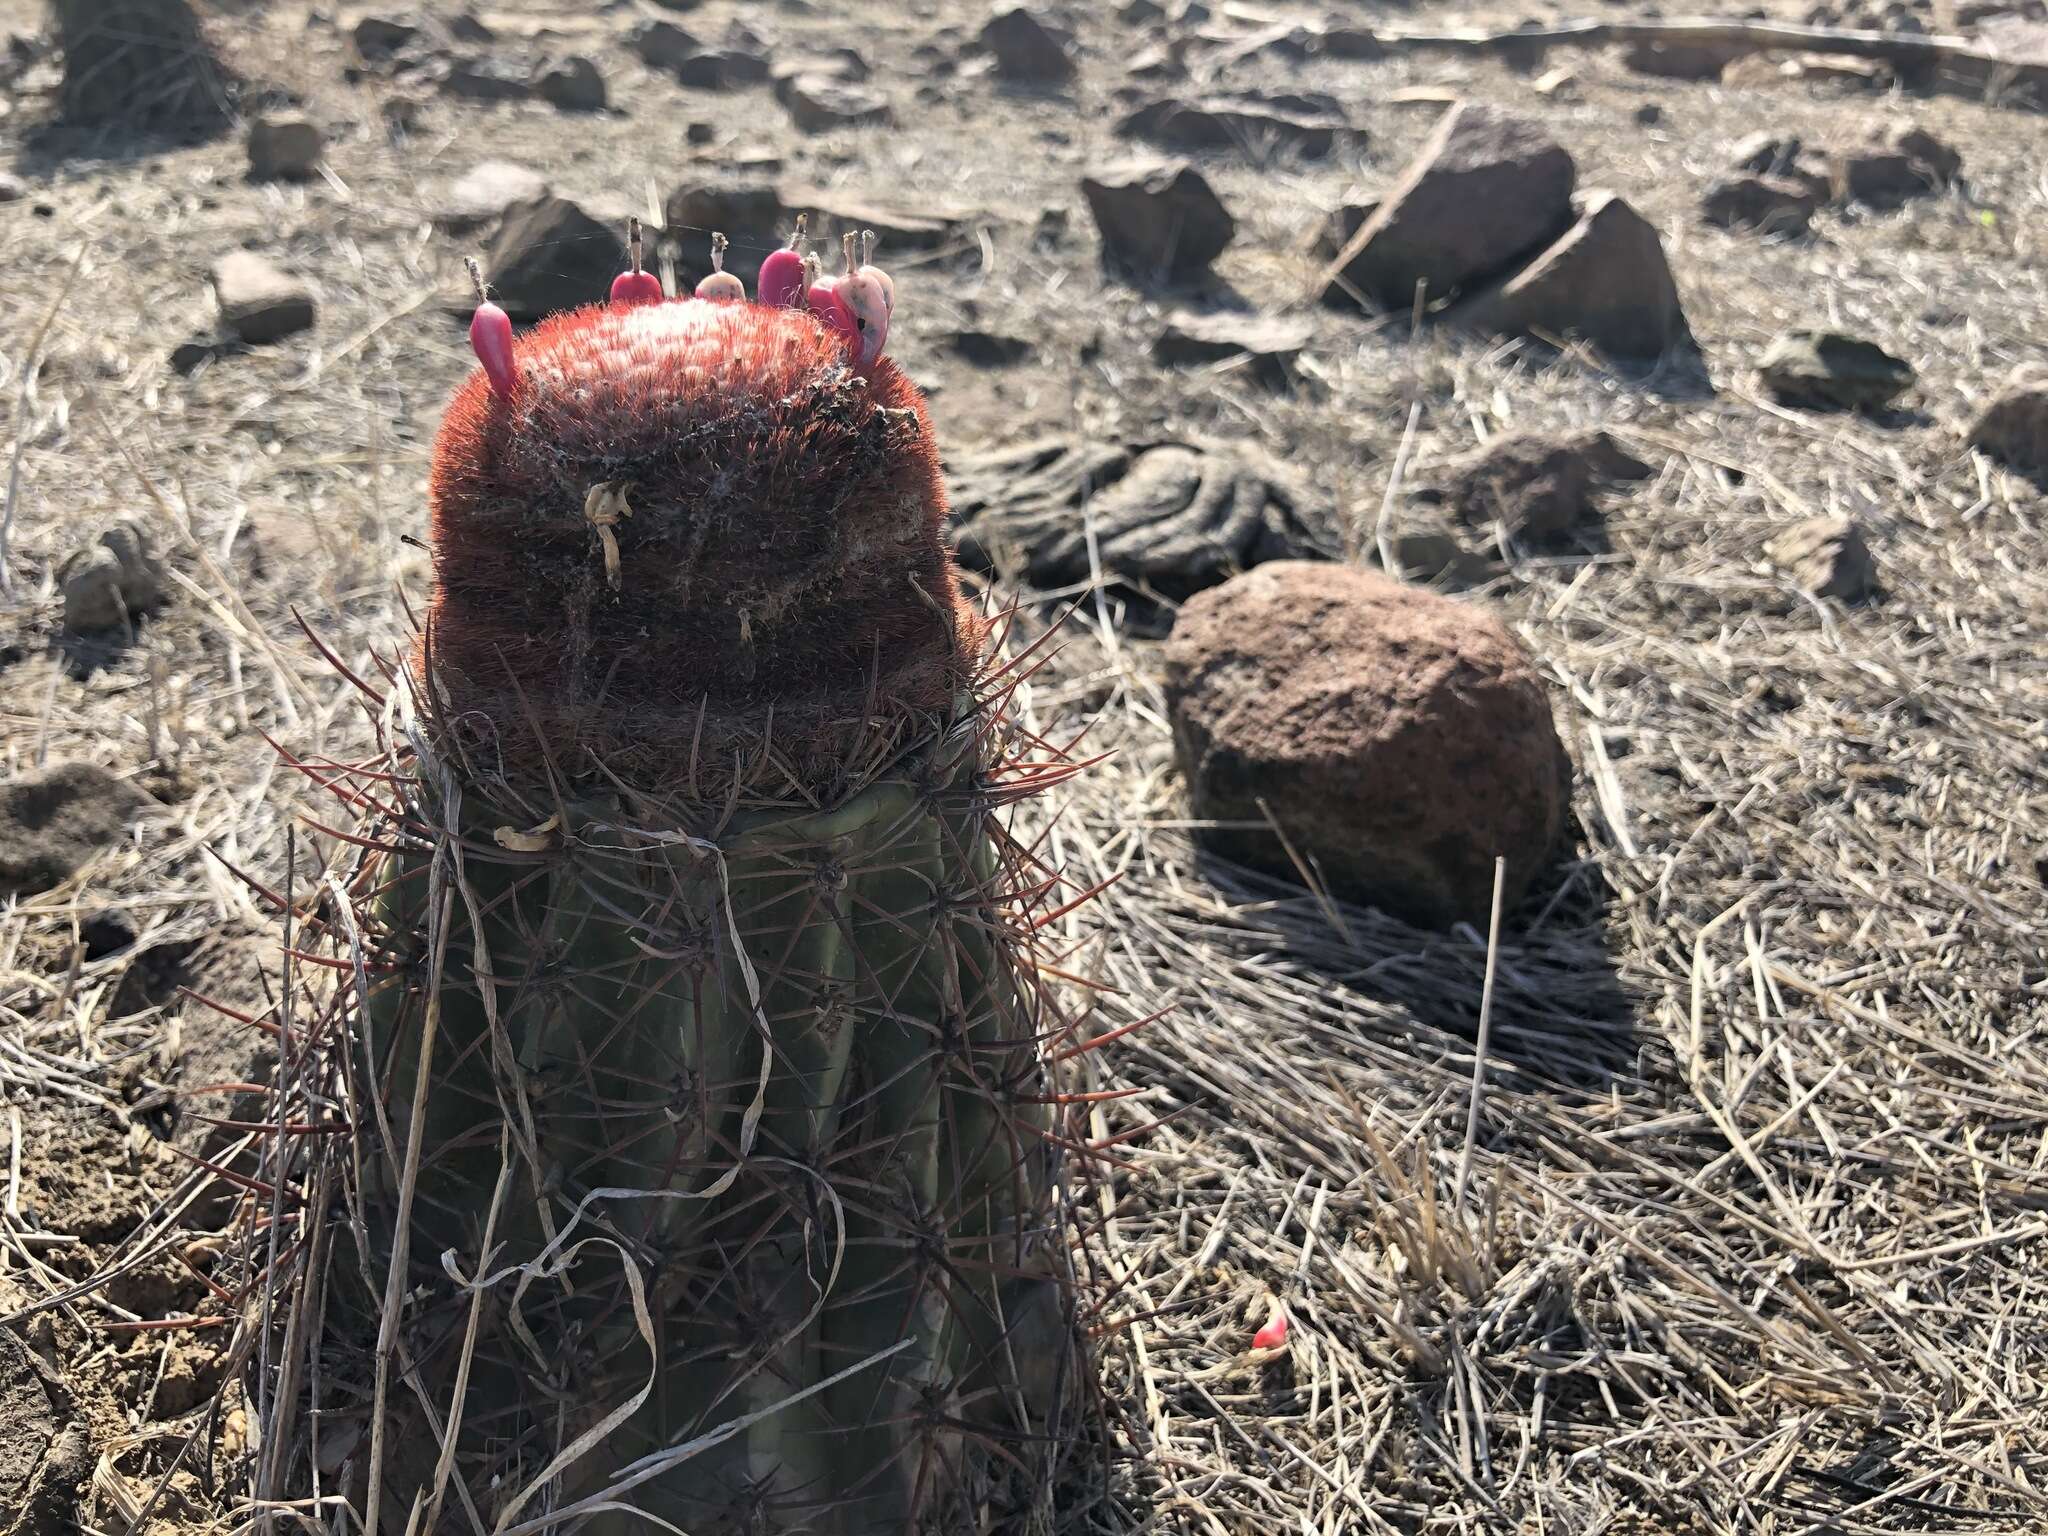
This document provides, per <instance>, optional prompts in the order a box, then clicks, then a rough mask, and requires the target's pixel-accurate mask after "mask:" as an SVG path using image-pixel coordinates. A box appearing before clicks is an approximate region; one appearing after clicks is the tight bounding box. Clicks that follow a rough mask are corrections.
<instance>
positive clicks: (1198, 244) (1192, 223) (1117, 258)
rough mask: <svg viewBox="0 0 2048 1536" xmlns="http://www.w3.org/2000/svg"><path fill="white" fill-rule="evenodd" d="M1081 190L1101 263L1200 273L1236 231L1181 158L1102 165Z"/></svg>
mask: <svg viewBox="0 0 2048 1536" xmlns="http://www.w3.org/2000/svg"><path fill="white" fill-rule="evenodd" d="M1081 195H1082V196H1083V197H1085V198H1086V199H1087V200H1088V211H1089V213H1090V214H1092V215H1093V216H1094V219H1095V227H1096V229H1097V230H1098V231H1099V232H1100V234H1101V236H1102V258H1103V261H1104V264H1105V265H1108V266H1113V267H1119V268H1122V269H1123V270H1124V271H1126V272H1129V273H1132V274H1135V275H1139V276H1144V277H1160V278H1164V279H1165V280H1166V281H1168V282H1173V281H1185V280H1187V279H1190V278H1194V277H1198V276H1200V275H1201V274H1202V273H1203V272H1204V271H1206V270H1207V268H1208V266H1209V264H1210V263H1211V262H1213V261H1214V260H1215V259H1216V258H1217V257H1218V256H1220V255H1222V254H1223V251H1224V248H1225V247H1227V246H1228V245H1229V244H1230V242H1231V241H1232V240H1233V239H1234V238H1235V237H1236V235H1237V221H1236V220H1235V219H1233V218H1232V217H1231V216H1230V210H1229V209H1227V208H1225V207H1224V206H1223V201H1222V199H1221V198H1219V197H1217V195H1216V194H1215V192H1214V191H1213V190H1212V189H1211V188H1210V186H1209V183H1208V182H1207V181H1206V180H1205V179H1204V178H1203V176H1202V173H1201V172H1200V171H1198V170H1196V169H1195V168H1194V167H1193V166H1191V165H1189V164H1188V163H1187V162H1186V161H1185V160H1166V161H1146V162H1138V163H1130V164H1123V165H1116V166H1106V167H1103V168H1101V169H1098V170H1096V171H1093V172H1091V173H1090V174H1088V175H1087V176H1084V177H1083V178H1082V180H1081Z"/></svg>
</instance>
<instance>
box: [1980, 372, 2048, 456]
mask: <svg viewBox="0 0 2048 1536" xmlns="http://www.w3.org/2000/svg"><path fill="white" fill-rule="evenodd" d="M1970 446H1971V447H1973V448H1976V449H1980V450H1981V451H1983V452H1985V453H1988V454H1990V455H1991V457H1992V458H1994V459H1999V460H2002V461H2003V462H2004V463H2007V464H2010V465H2012V466H2013V467H2014V468H2015V469H2019V470H2024V471H2026V472H2027V473H2029V474H2033V475H2039V476H2042V477H2044V478H2048V369H2043V368H2040V367H2022V368H2021V369H2020V370H2019V371H2018V372H2017V373H2015V374H2014V375H2013V376H2012V378H2011V379H2009V380H2008V381H2007V382H2006V385H2005V387H2004V388H2003V389H2001V390H2000V391H1999V392H1998V393H1997V394H1996V395H1994V396H1993V397H1992V399H1991V403H1990V404H1989V405H1987V406H1985V407H1984V410H1983V412H1982V413H1981V414H1980V415H1979V416H1978V417H1977V419H1976V421H1974V422H1972V423H1971V425H1970Z"/></svg>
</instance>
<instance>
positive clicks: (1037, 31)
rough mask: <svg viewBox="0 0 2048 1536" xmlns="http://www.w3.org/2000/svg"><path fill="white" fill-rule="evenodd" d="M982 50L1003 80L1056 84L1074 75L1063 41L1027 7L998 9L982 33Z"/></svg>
mask: <svg viewBox="0 0 2048 1536" xmlns="http://www.w3.org/2000/svg"><path fill="white" fill-rule="evenodd" d="M981 46H982V47H983V48H985V49H986V50H987V51H988V54H989V57H990V58H991V59H993V60H994V61H995V67H996V73H997V74H998V75H1000V76H1001V77H1002V78H1003V79H1005V80H1019V81H1028V82H1032V83H1056V82H1058V81H1062V80H1070V79H1072V78H1073V75H1074V61H1073V59H1072V58H1071V57H1070V56H1069V55H1068V53H1067V46H1066V43H1065V41H1064V40H1063V39H1062V38H1061V36H1060V35H1059V33H1057V32H1055V31H1054V30H1053V29H1052V28H1050V27H1048V26H1046V24H1045V23H1044V22H1043V21H1041V20H1039V18H1038V16H1037V14H1036V13H1035V12H1033V11H1032V10H1031V9H1030V8H1029V7H1026V6H1022V5H1005V6H1002V7H1000V8H999V9H998V10H997V11H996V13H995V14H994V15H993V16H991V17H990V18H989V19H988V21H987V22H986V23H985V24H984V25H983V27H982V29H981Z"/></svg>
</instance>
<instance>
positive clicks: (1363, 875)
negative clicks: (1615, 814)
mask: <svg viewBox="0 0 2048 1536" xmlns="http://www.w3.org/2000/svg"><path fill="white" fill-rule="evenodd" d="M1164 656H1165V664H1166V665H1165V690H1166V702H1167V707H1168V711H1169V714H1170V716H1171V719H1172V723H1173V734H1174V744H1175V748H1176V750H1177V752H1178V755H1179V759H1180V764H1181V769H1182V772H1183V773H1184V774H1185V775H1186V779H1187V784H1188V793H1189V798H1190V801H1191V802H1192V811H1193V814H1194V815H1195V816H1197V817H1199V818H1201V819H1202V820H1204V821H1208V822H1213V823H1217V825H1216V826H1214V827H1212V828H1211V829H1209V830H1206V831H1204V832H1203V833H1201V834H1200V835H1201V837H1202V839H1203V841H1204V842H1205V843H1206V844H1207V845H1208V846H1209V847H1211V848H1213V849H1214V850H1215V851H1216V852H1218V853H1221V854H1223V855H1224V856H1225V857H1227V858H1230V859H1233V860H1235V861H1237V862H1239V863H1243V864H1248V865H1251V866H1253V867H1254V868H1259V869H1264V870H1267V871H1270V872H1273V873H1275V874H1279V875H1281V876H1283V877H1289V878H1292V877H1294V876H1295V873H1296V872H1295V866H1294V863H1293V860H1292V859H1291V858H1290V857H1289V856H1288V852H1287V849H1286V847H1285V846H1284V845H1283V843H1282V841H1281V839H1280V838H1279V837H1278V836H1276V835H1275V834H1274V833H1273V832H1272V831H1270V830H1268V829H1267V825H1266V824H1267V820H1268V813H1269V812H1270V814H1271V818H1272V821H1273V822H1274V823H1277V824H1278V826H1279V828H1280V829H1281V830H1282V831H1283V832H1284V833H1285V834H1286V838H1287V841H1288V842H1291V843H1292V844H1293V846H1294V848H1295V849H1296V851H1298V852H1299V853H1300V854H1301V855H1302V856H1303V857H1304V858H1307V859H1311V860H1313V861H1314V864H1315V866H1316V867H1318V868H1319V869H1320V870H1321V872H1322V875H1323V877H1324V878H1326V879H1327V880H1329V881H1330V883H1331V884H1332V886H1333V887H1334V888H1335V889H1336V890H1337V891H1338V892H1339V893H1341V894H1343V895H1346V896H1349V897H1352V898H1354V899H1357V900H1360V901H1364V902H1367V903H1369V904H1371V905H1374V906H1378V907H1380V908H1382V909H1384V910H1385V911H1388V912H1390V913H1393V914H1396V915H1398V916H1400V917H1403V918H1405V919H1407V920H1408V921H1410V922H1413V923H1416V924H1419V925H1422V926H1427V927H1442V926H1447V925H1449V924H1451V923H1454V922H1458V921H1465V922H1470V923H1473V924H1475V925H1479V926H1481V927H1483V926H1484V924H1485V922H1486V918H1487V913H1488V911H1489V909H1490V907H1491V903H1492V896H1493V865H1494V859H1495V858H1496V856H1500V857H1504V858H1505V859H1506V860H1507V872H1506V882H1505V900H1506V903H1507V904H1508V905H1509V906H1512V905H1513V904H1514V903H1515V902H1517V901H1519V900H1520V898H1521V897H1522V896H1523V895H1524V894H1525V893H1526V892H1527V890H1528V888H1529V885H1530V882H1531V881H1532V880H1533V879H1534V878H1535V876H1536V875H1537V873H1538V872H1539V871H1540V870H1541V869H1542V867H1543V866H1544V864H1545V863H1546V862H1547V861H1548V859H1549V858H1550V856H1551V854H1552V852H1553V850H1554V849H1555V848H1556V846H1557V843H1558V840H1559V838H1560V836H1561V835H1562V833H1563V831H1564V827H1565V818H1566V813H1567V809H1568V803H1569V791H1570V782H1571V769H1570V765H1569V761H1568V760H1567V758H1566V757H1565V754H1564V750H1563V748H1562V746H1561V745H1560V744H1559V742H1558V738H1557V730H1556V727H1555V725H1554V723H1553V722H1552V720H1551V714H1550V700H1549V698H1548V697H1547V695H1546V693H1545V691H1544V687H1543V683H1542V680H1541V678H1539V677H1538V675H1537V672H1536V669H1535V666H1534V664H1533V663H1532V662H1531V660H1530V658H1529V655H1528V653H1527V652H1526V651H1525V650H1524V649H1523V648H1522V646H1521V644H1520V643H1519V642H1518V641H1517V640H1515V638H1514V637H1513V636H1512V635H1511V634H1509V632H1508V630H1507V627H1506V626H1505V625H1504V624H1502V623H1501V621H1500V620H1499V619H1498V618H1497V617H1495V616H1494V615H1493V614H1492V613H1491V612H1489V611H1488V610H1487V609H1486V608H1484V607H1481V606H1478V605H1476V604H1473V603H1468V602H1463V601H1460V600H1458V599H1456V598H1451V597H1446V596H1444V595H1443V594H1441V593H1437V592H1432V591H1429V590H1427V589H1425V588H1420V587H1413V586H1407V585H1404V584H1403V583H1401V582H1399V581H1396V580H1394V579H1393V578H1391V577H1388V576H1383V575H1380V574H1378V573H1377V572H1373V571H1369V570H1365V569H1363V568H1361V567H1358V566H1350V565H1337V564H1311V563H1304V562H1296V561H1279V562H1275V563H1273V564H1269V565H1262V566H1260V567H1259V568H1258V569H1257V570H1255V571H1251V572H1249V573H1247V574H1246V575H1244V576H1240V577H1238V578H1237V579H1236V580H1234V581H1230V582H1227V583H1225V584H1224V585H1222V586H1220V587H1215V588H1212V589H1211V590H1209V591H1207V592H1203V593H1200V594H1198V595H1196V596H1195V597H1194V598H1192V599H1190V600H1189V601H1188V603H1187V604H1186V605H1185V606H1184V607H1183V608H1182V609H1181V611H1180V617H1179V620H1178V621H1177V622H1176V624H1175V626H1174V631H1173V634H1172V635H1171V637H1169V639H1168V640H1167V642H1166V646H1165V652H1164ZM1244 823H1250V824H1251V826H1250V828H1249V829H1245V828H1244V827H1243V825H1242V824H1244Z"/></svg>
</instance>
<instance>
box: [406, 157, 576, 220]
mask: <svg viewBox="0 0 2048 1536" xmlns="http://www.w3.org/2000/svg"><path fill="white" fill-rule="evenodd" d="M547 191H548V183H547V178H546V177H545V176H543V175H541V173H540V172H539V171H536V170H534V169H532V168H531V167H530V166H524V165H515V164H513V163H512V162H511V161H509V160H485V161H482V162H480V163H478V164H477V165H474V166H472V167H470V169H469V170H467V171H465V172H464V173H463V174H462V175H461V176H460V177H458V178H457V179H456V181H455V182H454V183H453V184H452V185H451V186H450V187H449V188H448V190H447V192H446V193H444V194H443V196H442V198H441V206H440V207H439V208H438V209H436V210H435V212H434V227H435V228H436V229H439V230H440V231H441V232H442V233H443V234H450V235H461V234H468V233H469V232H470V231H472V230H476V229H481V228H482V227H483V226H485V225H487V224H495V223H497V222H498V220H500V219H502V218H503V217H504V216H505V210H506V209H508V208H510V207H512V205H513V204H515V203H529V202H532V201H533V200H534V199H535V198H537V197H545V196H546V195H547Z"/></svg>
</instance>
